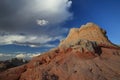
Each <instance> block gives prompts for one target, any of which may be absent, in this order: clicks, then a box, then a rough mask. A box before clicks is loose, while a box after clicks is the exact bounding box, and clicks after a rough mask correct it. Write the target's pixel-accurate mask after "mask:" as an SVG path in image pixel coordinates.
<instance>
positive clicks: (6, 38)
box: [0, 0, 73, 47]
mask: <svg viewBox="0 0 120 80" xmlns="http://www.w3.org/2000/svg"><path fill="white" fill-rule="evenodd" d="M71 5H72V1H70V0H13V1H10V0H2V1H0V45H7V44H18V45H29V46H31V47H37V46H40V45H42V46H49V47H52V46H54V45H52V44H48V42H49V41H54V40H56V37H58V36H60V35H61V34H63V33H64V32H66V29H65V28H63V27H61V24H62V23H64V22H65V21H67V20H69V19H71V18H72V15H73V14H72V12H70V11H69V9H70V7H71ZM58 25H59V26H58ZM39 26H44V27H39ZM60 37H61V36H60ZM58 40H60V39H58Z"/></svg>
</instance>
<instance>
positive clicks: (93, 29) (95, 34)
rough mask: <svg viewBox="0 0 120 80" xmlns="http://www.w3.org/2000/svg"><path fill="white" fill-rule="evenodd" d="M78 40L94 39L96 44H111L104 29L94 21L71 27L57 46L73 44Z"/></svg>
mask: <svg viewBox="0 0 120 80" xmlns="http://www.w3.org/2000/svg"><path fill="white" fill-rule="evenodd" d="M79 40H89V41H95V42H97V43H98V44H104V45H106V46H113V44H112V43H111V42H110V40H108V38H107V36H106V31H105V30H103V29H101V28H100V27H99V26H97V25H96V24H94V23H87V24H86V25H82V26H81V27H80V28H72V29H71V30H70V32H69V34H68V36H67V38H66V39H65V40H62V41H61V43H60V45H59V46H69V45H74V44H75V43H76V42H78V41H79Z"/></svg>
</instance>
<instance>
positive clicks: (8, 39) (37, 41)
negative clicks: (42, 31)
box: [0, 35, 63, 47]
mask: <svg viewBox="0 0 120 80" xmlns="http://www.w3.org/2000/svg"><path fill="white" fill-rule="evenodd" d="M62 38H63V37H62V36H58V37H49V36H47V35H42V36H34V35H4V36H0V45H8V44H17V45H24V46H30V47H39V46H42V47H55V45H53V44H48V43H47V42H50V41H54V40H61V39H62Z"/></svg>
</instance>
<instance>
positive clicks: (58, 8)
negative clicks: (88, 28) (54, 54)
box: [0, 0, 120, 60]
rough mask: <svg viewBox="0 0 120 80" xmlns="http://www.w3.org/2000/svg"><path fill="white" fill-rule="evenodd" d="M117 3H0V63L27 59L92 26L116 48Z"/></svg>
mask: <svg viewBox="0 0 120 80" xmlns="http://www.w3.org/2000/svg"><path fill="white" fill-rule="evenodd" d="M119 14H120V1H119V0H0V60H5V59H9V58H12V57H17V58H21V57H24V58H31V57H33V56H36V55H39V54H42V53H43V52H46V51H48V50H50V49H51V48H54V47H57V46H58V44H59V42H60V41H61V40H62V39H64V38H65V37H66V36H67V34H68V33H69V30H70V28H73V27H75V28H79V27H80V26H81V25H83V24H86V23H87V22H93V23H95V24H97V25H99V26H100V27H101V28H103V29H105V30H106V31H107V36H108V37H109V39H110V40H111V42H113V43H115V44H120V37H119V35H120V32H119V30H120V23H119V21H120V15H119Z"/></svg>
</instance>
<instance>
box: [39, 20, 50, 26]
mask: <svg viewBox="0 0 120 80" xmlns="http://www.w3.org/2000/svg"><path fill="white" fill-rule="evenodd" d="M37 24H38V25H40V26H45V25H47V24H48V21H46V20H44V19H41V20H37Z"/></svg>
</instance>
